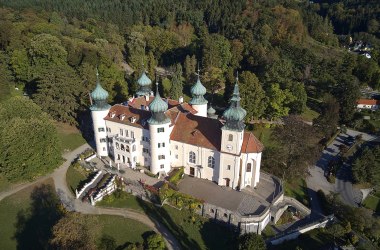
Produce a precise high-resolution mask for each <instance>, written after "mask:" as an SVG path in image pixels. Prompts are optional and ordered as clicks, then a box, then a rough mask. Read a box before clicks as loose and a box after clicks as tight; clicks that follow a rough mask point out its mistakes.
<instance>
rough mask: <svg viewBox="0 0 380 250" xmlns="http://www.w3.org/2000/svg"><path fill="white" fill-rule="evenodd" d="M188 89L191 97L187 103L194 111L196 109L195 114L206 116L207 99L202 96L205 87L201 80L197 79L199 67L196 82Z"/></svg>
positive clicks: (204, 92)
mask: <svg viewBox="0 0 380 250" xmlns="http://www.w3.org/2000/svg"><path fill="white" fill-rule="evenodd" d="M190 91H191V95H192V97H193V98H192V99H191V100H190V102H189V103H190V104H191V106H192V107H193V108H194V109H195V110H196V111H198V113H196V114H195V115H197V116H203V117H207V100H206V99H205V98H204V95H205V94H206V88H205V87H204V86H203V85H202V83H201V80H200V79H199V69H198V79H197V82H196V83H195V84H194V85H193V86H192V87H191V90H190Z"/></svg>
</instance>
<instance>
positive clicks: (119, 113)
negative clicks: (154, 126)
mask: <svg viewBox="0 0 380 250" xmlns="http://www.w3.org/2000/svg"><path fill="white" fill-rule="evenodd" d="M150 116H151V114H150V112H149V111H146V110H142V109H136V108H130V107H128V106H124V105H121V104H116V105H114V106H112V107H111V109H110V111H109V112H108V115H107V116H106V117H105V118H104V120H106V121H113V122H117V123H122V124H126V125H129V126H133V127H139V128H145V129H149V126H148V123H147V120H148V119H149V117H150ZM133 117H134V118H135V119H136V120H135V121H134V122H132V118H133Z"/></svg>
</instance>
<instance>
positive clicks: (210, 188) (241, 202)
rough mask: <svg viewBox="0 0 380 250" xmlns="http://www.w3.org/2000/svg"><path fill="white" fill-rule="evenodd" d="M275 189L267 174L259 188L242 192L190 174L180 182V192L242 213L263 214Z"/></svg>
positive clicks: (261, 179) (261, 180)
mask: <svg viewBox="0 0 380 250" xmlns="http://www.w3.org/2000/svg"><path fill="white" fill-rule="evenodd" d="M275 189H276V187H275V183H274V182H271V181H270V179H268V178H267V177H266V176H263V177H262V178H260V185H259V188H258V189H244V190H242V191H241V192H239V191H236V190H233V189H231V188H228V187H222V186H218V185H217V184H216V183H214V182H211V181H208V180H204V179H199V178H194V177H190V176H185V178H184V179H183V180H182V181H181V182H180V184H179V190H180V192H182V193H185V194H189V195H191V196H194V197H196V198H198V199H201V200H203V201H205V202H206V203H209V204H212V205H215V206H218V207H222V208H225V209H228V210H230V211H234V212H239V213H240V214H241V215H259V214H261V213H262V212H263V211H264V210H265V209H266V208H267V207H268V206H269V205H270V201H272V198H270V197H273V195H272V194H273V192H275ZM276 194H277V193H276ZM268 201H269V202H268Z"/></svg>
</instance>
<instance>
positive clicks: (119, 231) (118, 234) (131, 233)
mask: <svg viewBox="0 0 380 250" xmlns="http://www.w3.org/2000/svg"><path fill="white" fill-rule="evenodd" d="M97 217H98V219H99V222H100V226H101V227H102V235H108V236H111V237H112V238H114V239H115V241H116V245H117V246H123V245H126V244H128V243H136V242H139V243H140V244H143V242H144V234H147V233H149V232H151V231H152V230H151V229H150V228H149V227H148V226H146V225H144V224H142V223H140V222H138V221H135V220H131V219H127V218H123V217H120V216H113V215H97Z"/></svg>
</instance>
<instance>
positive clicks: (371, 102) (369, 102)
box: [356, 99, 380, 105]
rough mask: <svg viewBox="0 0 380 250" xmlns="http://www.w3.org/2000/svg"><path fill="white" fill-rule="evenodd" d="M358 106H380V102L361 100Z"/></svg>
mask: <svg viewBox="0 0 380 250" xmlns="http://www.w3.org/2000/svg"><path fill="white" fill-rule="evenodd" d="M356 103H357V104H363V105H380V101H379V100H370V99H359V100H358V101H357V102H356Z"/></svg>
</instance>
